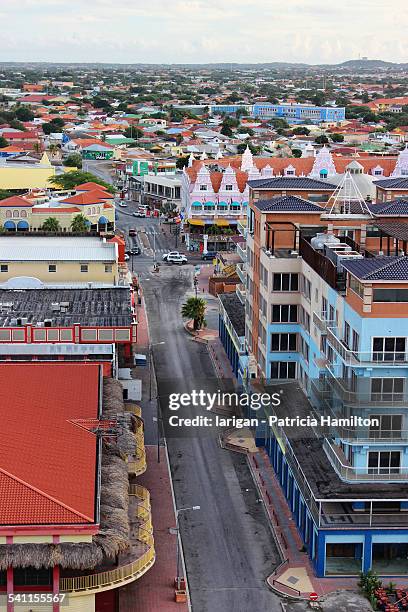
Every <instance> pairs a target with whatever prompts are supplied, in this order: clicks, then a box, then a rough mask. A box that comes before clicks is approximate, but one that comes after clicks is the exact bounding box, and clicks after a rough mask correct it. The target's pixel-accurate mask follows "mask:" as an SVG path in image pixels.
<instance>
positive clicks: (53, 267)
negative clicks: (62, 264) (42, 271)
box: [48, 264, 57, 272]
mask: <svg viewBox="0 0 408 612" xmlns="http://www.w3.org/2000/svg"><path fill="white" fill-rule="evenodd" d="M56 271H57V266H56V264H49V265H48V272H56Z"/></svg>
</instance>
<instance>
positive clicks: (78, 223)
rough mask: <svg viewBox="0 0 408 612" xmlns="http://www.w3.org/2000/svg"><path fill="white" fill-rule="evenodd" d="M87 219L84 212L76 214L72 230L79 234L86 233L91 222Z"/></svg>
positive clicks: (72, 222)
mask: <svg viewBox="0 0 408 612" xmlns="http://www.w3.org/2000/svg"><path fill="white" fill-rule="evenodd" d="M87 221H88V219H87V218H86V217H85V215H83V214H82V213H80V214H79V215H75V217H74V218H73V219H72V221H71V230H72V231H73V232H75V233H77V234H80V233H81V234H84V233H85V232H87V231H88V230H89V223H87Z"/></svg>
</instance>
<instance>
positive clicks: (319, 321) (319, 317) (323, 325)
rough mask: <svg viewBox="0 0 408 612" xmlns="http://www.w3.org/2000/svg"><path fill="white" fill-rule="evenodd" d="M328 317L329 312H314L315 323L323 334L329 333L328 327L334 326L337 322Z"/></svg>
mask: <svg viewBox="0 0 408 612" xmlns="http://www.w3.org/2000/svg"><path fill="white" fill-rule="evenodd" d="M326 317H327V313H325V312H321V313H320V314H317V312H314V313H313V323H314V324H315V325H316V327H317V329H318V330H319V331H320V333H321V334H327V328H328V327H333V325H334V324H335V321H328V320H327V319H326Z"/></svg>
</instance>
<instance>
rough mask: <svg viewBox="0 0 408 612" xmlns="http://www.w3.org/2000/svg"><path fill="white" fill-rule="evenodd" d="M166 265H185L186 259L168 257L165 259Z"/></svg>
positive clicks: (183, 256) (182, 256) (178, 256)
mask: <svg viewBox="0 0 408 612" xmlns="http://www.w3.org/2000/svg"><path fill="white" fill-rule="evenodd" d="M166 261H167V263H174V264H180V265H182V264H185V263H187V257H186V256H185V255H169V256H168V257H167V260H166Z"/></svg>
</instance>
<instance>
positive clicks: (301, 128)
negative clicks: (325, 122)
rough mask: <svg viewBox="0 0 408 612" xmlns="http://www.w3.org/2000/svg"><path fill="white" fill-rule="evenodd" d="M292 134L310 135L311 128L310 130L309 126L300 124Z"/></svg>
mask: <svg viewBox="0 0 408 612" xmlns="http://www.w3.org/2000/svg"><path fill="white" fill-rule="evenodd" d="M292 134H296V135H299V136H309V134H310V130H308V129H307V127H304V126H299V127H295V128H294V129H293V130H292Z"/></svg>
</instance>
